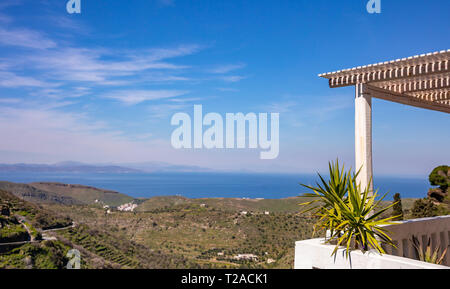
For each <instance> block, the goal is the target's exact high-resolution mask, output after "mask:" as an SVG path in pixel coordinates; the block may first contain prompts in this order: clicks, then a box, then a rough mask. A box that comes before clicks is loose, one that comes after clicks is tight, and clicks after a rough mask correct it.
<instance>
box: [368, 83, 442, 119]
mask: <svg viewBox="0 0 450 289" xmlns="http://www.w3.org/2000/svg"><path fill="white" fill-rule="evenodd" d="M363 87H364V93H365V94H368V95H370V96H372V97H376V98H380V99H384V100H388V101H392V102H397V103H401V104H405V105H411V106H415V107H420V108H425V109H431V110H437V111H441V112H446V113H450V106H449V105H446V104H441V103H439V102H436V101H428V100H423V99H420V98H417V97H413V96H409V95H406V94H403V93H398V92H394V91H391V90H387V89H383V88H380V87H376V86H373V85H370V84H366V85H364V86H363Z"/></svg>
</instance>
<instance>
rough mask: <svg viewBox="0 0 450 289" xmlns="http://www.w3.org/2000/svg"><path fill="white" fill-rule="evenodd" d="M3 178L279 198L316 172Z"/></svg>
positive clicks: (389, 186) (381, 180) (392, 184)
mask: <svg viewBox="0 0 450 289" xmlns="http://www.w3.org/2000/svg"><path fill="white" fill-rule="evenodd" d="M0 180H4V181H11V182H19V183H29V182H37V181H48V182H61V183H69V184H82V185H87V186H93V187H98V188H103V189H109V190H115V191H119V192H121V193H125V194H127V195H130V196H132V197H145V198H149V197H153V196H164V195H182V196H185V197H189V198H204V197H228V198H229V197H247V198H266V199H278V198H285V197H292V196H298V195H299V194H301V193H304V192H307V191H308V190H307V189H305V188H303V187H301V186H300V185H299V184H298V183H304V184H310V185H314V184H315V182H316V180H317V176H316V175H313V174H297V175H294V174H251V173H132V174H100V173H97V174H92V173H89V174H83V173H0ZM374 181H375V188H379V191H380V192H382V193H384V192H387V191H389V192H390V194H389V195H388V197H387V198H388V199H392V196H393V194H394V193H396V192H398V193H400V194H401V196H402V198H419V197H424V196H425V195H426V193H427V191H428V188H429V187H430V185H429V183H428V180H427V178H426V177H424V178H421V179H419V178H404V177H377V178H376V179H375V180H374Z"/></svg>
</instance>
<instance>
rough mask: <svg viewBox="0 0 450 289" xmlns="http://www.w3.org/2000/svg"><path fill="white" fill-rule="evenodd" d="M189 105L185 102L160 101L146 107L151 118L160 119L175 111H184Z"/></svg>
mask: <svg viewBox="0 0 450 289" xmlns="http://www.w3.org/2000/svg"><path fill="white" fill-rule="evenodd" d="M188 107H190V105H188V104H187V103H162V104H155V105H151V106H149V107H148V111H149V113H150V117H151V118H155V119H161V118H166V117H169V116H170V115H172V114H174V113H176V112H182V111H186V110H187V109H188Z"/></svg>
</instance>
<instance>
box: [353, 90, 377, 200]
mask: <svg viewBox="0 0 450 289" xmlns="http://www.w3.org/2000/svg"><path fill="white" fill-rule="evenodd" d="M355 87H356V95H355V165H356V167H355V171H358V170H359V169H361V170H360V172H359V175H358V178H357V182H358V183H359V184H361V189H362V190H364V189H365V188H366V187H367V185H368V184H369V182H370V189H369V190H370V191H369V194H370V195H372V194H373V180H372V175H373V169H372V97H371V96H370V95H368V94H364V84H357V85H356V86H355Z"/></svg>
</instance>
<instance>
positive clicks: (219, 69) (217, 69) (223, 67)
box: [209, 63, 246, 74]
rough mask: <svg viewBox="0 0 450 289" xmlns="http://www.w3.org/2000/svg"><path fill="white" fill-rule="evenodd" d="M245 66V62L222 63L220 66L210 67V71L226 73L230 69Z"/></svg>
mask: <svg viewBox="0 0 450 289" xmlns="http://www.w3.org/2000/svg"><path fill="white" fill-rule="evenodd" d="M245 66H246V65H245V64H244V63H239V64H228V65H220V66H217V67H215V68H212V69H210V70H209V72H211V73H215V74H224V73H228V72H230V71H234V70H237V69H241V68H244V67H245Z"/></svg>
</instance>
